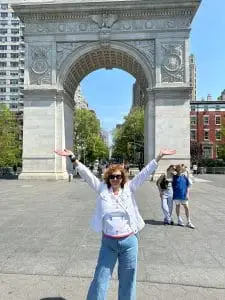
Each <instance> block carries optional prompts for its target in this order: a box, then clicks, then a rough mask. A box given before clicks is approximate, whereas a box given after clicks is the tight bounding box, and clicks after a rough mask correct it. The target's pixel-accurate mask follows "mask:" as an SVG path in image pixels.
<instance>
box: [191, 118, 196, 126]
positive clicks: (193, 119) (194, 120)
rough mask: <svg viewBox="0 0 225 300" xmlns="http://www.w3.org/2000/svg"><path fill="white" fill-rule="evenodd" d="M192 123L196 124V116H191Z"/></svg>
mask: <svg viewBox="0 0 225 300" xmlns="http://www.w3.org/2000/svg"><path fill="white" fill-rule="evenodd" d="M191 125H196V116H191Z"/></svg>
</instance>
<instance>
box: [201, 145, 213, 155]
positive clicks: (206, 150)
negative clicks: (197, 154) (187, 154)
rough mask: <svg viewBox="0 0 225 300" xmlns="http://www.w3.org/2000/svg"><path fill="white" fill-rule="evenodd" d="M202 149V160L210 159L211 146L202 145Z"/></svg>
mask: <svg viewBox="0 0 225 300" xmlns="http://www.w3.org/2000/svg"><path fill="white" fill-rule="evenodd" d="M202 148H203V156H204V158H212V146H211V145H204V146H203V147H202Z"/></svg>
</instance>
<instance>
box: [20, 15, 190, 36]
mask: <svg viewBox="0 0 225 300" xmlns="http://www.w3.org/2000/svg"><path fill="white" fill-rule="evenodd" d="M190 23H191V19H190V18H188V17H185V18H175V19H152V20H149V19H139V20H138V19H136V20H129V19H124V20H121V19H120V20H118V16H117V15H115V14H114V15H113V14H108V15H107V14H105V15H91V16H90V17H89V18H86V19H85V20H76V21H72V20H67V22H63V21H62V22H59V21H56V22H49V23H46V22H41V23H39V22H38V23H35V22H32V23H26V24H25V34H39V35H42V34H51V33H54V34H55V33H57V34H60V33H71V34H74V33H85V32H87V33H91V32H98V31H99V29H101V28H111V29H112V32H139V31H140V30H141V31H144V32H146V31H154V30H176V29H187V28H189V27H190Z"/></svg>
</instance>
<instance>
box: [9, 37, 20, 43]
mask: <svg viewBox="0 0 225 300" xmlns="http://www.w3.org/2000/svg"><path fill="white" fill-rule="evenodd" d="M19 40H20V38H19V37H18V36H12V37H11V42H19Z"/></svg>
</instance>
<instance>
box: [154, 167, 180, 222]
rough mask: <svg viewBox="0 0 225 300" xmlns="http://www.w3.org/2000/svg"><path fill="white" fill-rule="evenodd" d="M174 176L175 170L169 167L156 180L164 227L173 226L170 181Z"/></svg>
mask: <svg viewBox="0 0 225 300" xmlns="http://www.w3.org/2000/svg"><path fill="white" fill-rule="evenodd" d="M175 174H176V168H175V166H174V165H170V166H169V167H168V168H167V170H166V173H163V174H161V176H160V177H159V178H158V179H157V181H156V185H157V187H158V189H159V195H160V199H161V207H162V211H163V216H164V219H163V222H164V225H173V224H174V222H173V218H172V213H173V188H172V181H173V175H175Z"/></svg>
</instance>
